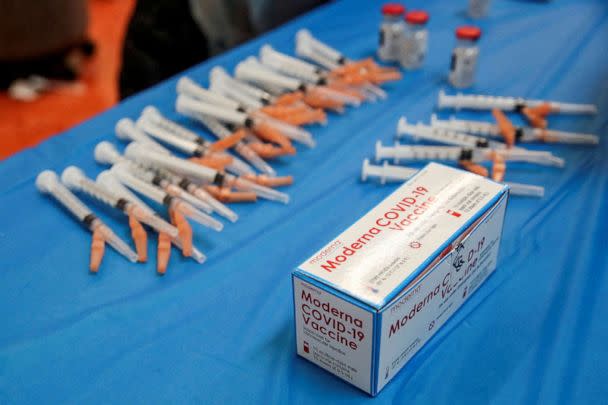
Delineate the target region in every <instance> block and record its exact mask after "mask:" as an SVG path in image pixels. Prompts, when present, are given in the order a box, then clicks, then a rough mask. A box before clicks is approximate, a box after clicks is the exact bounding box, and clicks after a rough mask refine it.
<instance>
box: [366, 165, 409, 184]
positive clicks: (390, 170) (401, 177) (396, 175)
mask: <svg viewBox="0 0 608 405" xmlns="http://www.w3.org/2000/svg"><path fill="white" fill-rule="evenodd" d="M416 172H418V169H412V168H409V167H404V166H393V165H390V164H388V162H386V161H385V162H384V163H383V164H382V165H381V166H379V165H373V164H371V163H370V162H369V159H365V160H364V161H363V166H362V167H361V180H362V181H366V180H367V179H368V178H369V177H377V178H378V179H380V183H381V184H385V183H393V182H403V181H405V180H407V179H409V178H410V177H412V176H413V175H414V174H416Z"/></svg>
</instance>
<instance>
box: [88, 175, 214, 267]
mask: <svg viewBox="0 0 608 405" xmlns="http://www.w3.org/2000/svg"><path fill="white" fill-rule="evenodd" d="M96 182H97V183H98V184H100V185H102V186H103V187H106V188H107V189H110V190H113V191H114V192H115V193H116V194H118V195H120V196H121V197H122V198H124V199H125V200H129V201H133V202H134V203H135V204H137V205H138V206H140V207H141V208H142V209H145V210H146V211H148V212H150V213H151V214H153V215H155V216H156V217H157V218H159V219H161V220H162V218H161V217H160V215H159V214H158V213H157V212H156V211H154V210H153V209H152V208H150V206H148V205H147V204H146V203H144V202H143V201H142V200H141V199H140V198H139V197H137V196H136V195H135V194H134V193H132V192H131V190H129V189H128V188H126V187H125V186H124V185H123V184H122V183H121V182H120V181H118V180H117V179H116V177H114V175H112V173H111V172H110V171H109V170H104V171H102V172H101V173H99V175H97V179H96ZM171 242H173V244H174V245H175V246H177V247H178V248H179V249H180V250H181V251H184V245H183V243H182V241H181V240H180V239H179V237H172V238H171ZM191 253H192V254H191V256H190V257H192V259H194V260H195V261H196V262H198V263H204V262H205V260H207V257H206V256H205V255H204V254H203V252H201V251H200V250H199V249H197V248H196V246H192V252H191Z"/></svg>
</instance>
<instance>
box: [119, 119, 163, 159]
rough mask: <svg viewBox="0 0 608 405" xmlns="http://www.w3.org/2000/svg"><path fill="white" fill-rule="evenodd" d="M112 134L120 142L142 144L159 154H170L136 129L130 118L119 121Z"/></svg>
mask: <svg viewBox="0 0 608 405" xmlns="http://www.w3.org/2000/svg"><path fill="white" fill-rule="evenodd" d="M114 132H115V133H116V137H117V138H118V139H120V140H122V141H125V142H140V143H144V144H146V145H149V146H150V148H152V149H154V150H156V151H158V152H160V153H165V154H168V155H170V154H171V152H170V151H169V149H167V148H165V147H164V146H163V145H161V144H160V143H158V142H156V141H155V140H154V139H152V138H150V137H149V136H148V135H146V134H145V133H144V132H143V131H142V130H140V129H138V128H137V127H136V126H135V123H134V122H133V120H132V119H130V118H122V119H120V120H119V121H118V122H117V123H116V125H115V127H114Z"/></svg>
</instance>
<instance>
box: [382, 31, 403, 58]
mask: <svg viewBox="0 0 608 405" xmlns="http://www.w3.org/2000/svg"><path fill="white" fill-rule="evenodd" d="M402 39H403V27H402V25H401V24H400V23H396V24H383V25H382V26H381V27H380V46H379V48H378V57H379V58H380V60H383V61H385V62H388V61H397V60H399V53H400V47H401V41H402Z"/></svg>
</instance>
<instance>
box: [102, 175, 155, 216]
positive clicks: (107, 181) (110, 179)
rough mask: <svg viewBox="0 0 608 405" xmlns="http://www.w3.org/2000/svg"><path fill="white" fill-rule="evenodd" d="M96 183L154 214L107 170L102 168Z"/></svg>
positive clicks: (153, 212)
mask: <svg viewBox="0 0 608 405" xmlns="http://www.w3.org/2000/svg"><path fill="white" fill-rule="evenodd" d="M96 183H98V184H100V185H101V186H102V187H105V188H107V189H110V190H112V191H113V192H114V193H115V194H117V195H119V196H120V197H122V198H124V199H125V200H128V201H131V202H132V203H134V204H136V205H137V206H138V207H140V208H142V209H143V210H145V211H146V212H148V213H149V214H156V212H155V211H154V210H153V209H152V208H150V206H148V205H147V204H146V203H145V202H143V201H142V200H141V199H140V198H139V197H137V196H136V195H135V194H134V193H132V192H131V190H129V189H128V188H127V187H125V186H124V185H123V184H122V183H121V182H120V181H118V180H117V179H116V177H115V176H114V175H113V174H112V173H111V172H110V171H109V170H104V171H103V172H101V173H99V175H98V176H97V179H96Z"/></svg>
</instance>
